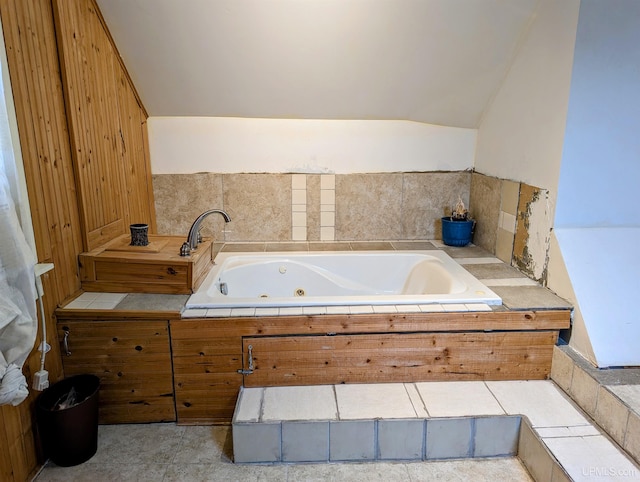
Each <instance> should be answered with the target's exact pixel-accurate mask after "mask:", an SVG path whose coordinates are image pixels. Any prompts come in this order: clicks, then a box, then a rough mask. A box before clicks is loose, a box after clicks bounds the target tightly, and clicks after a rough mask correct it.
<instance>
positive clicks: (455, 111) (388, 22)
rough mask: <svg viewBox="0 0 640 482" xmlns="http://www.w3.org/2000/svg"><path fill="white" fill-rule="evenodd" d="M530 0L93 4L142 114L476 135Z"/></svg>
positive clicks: (124, 0) (531, 11)
mask: <svg viewBox="0 0 640 482" xmlns="http://www.w3.org/2000/svg"><path fill="white" fill-rule="evenodd" d="M537 1H538V0H98V5H99V7H100V9H101V11H102V14H103V16H104V18H105V20H106V22H107V25H108V26H109V29H110V31H111V34H112V36H113V38H114V40H115V42H116V45H117V46H118V49H119V51H120V54H121V55H122V57H123V59H124V61H125V64H126V65H127V68H128V69H129V73H130V75H131V77H132V79H133V81H134V83H135V85H136V87H137V89H138V91H139V94H140V96H141V98H142V100H143V102H144V104H145V107H146V108H147V110H148V112H149V114H150V115H152V116H214V117H263V118H287V119H389V120H390V119H402V120H413V121H418V122H425V123H430V124H439V125H446V126H454V127H471V128H473V127H477V126H478V123H479V121H480V119H481V116H482V113H483V111H484V109H485V108H486V107H487V106H488V104H489V103H490V101H491V99H492V97H493V95H494V94H495V92H496V91H497V89H498V88H499V86H500V84H501V82H502V80H503V78H504V76H505V74H506V72H507V70H508V68H509V65H510V63H511V61H512V59H513V58H514V56H515V55H516V53H517V49H518V45H519V43H520V41H521V40H522V38H523V36H524V35H525V34H526V31H527V28H528V26H529V25H530V23H531V21H532V19H533V18H534V16H535V9H536V4H537Z"/></svg>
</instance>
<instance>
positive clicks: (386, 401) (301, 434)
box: [232, 381, 640, 481]
mask: <svg viewBox="0 0 640 482" xmlns="http://www.w3.org/2000/svg"><path fill="white" fill-rule="evenodd" d="M232 432H233V433H232V435H233V447H234V449H233V452H234V461H235V462H236V463H305V462H315V463H321V462H355V461H357V462H366V461H371V462H374V461H421V460H441V459H459V458H487V457H513V456H516V455H517V456H518V457H520V459H521V460H522V462H523V463H524V465H525V466H526V467H527V469H528V470H529V471H530V473H531V474H532V475H533V476H534V478H535V479H536V480H545V481H546V480H549V481H550V480H552V479H553V480H589V477H592V475H593V473H596V472H597V471H598V470H599V468H602V467H605V468H607V470H615V472H616V473H624V474H631V475H633V476H634V477H640V469H639V468H638V467H637V466H636V465H635V464H634V463H633V462H632V461H631V460H629V459H628V458H627V457H626V455H625V454H624V453H623V452H622V451H620V450H619V448H618V447H617V446H616V445H615V444H613V443H612V442H611V441H610V440H609V439H608V438H606V437H605V436H604V435H602V433H601V432H600V431H599V430H598V428H597V427H596V426H594V425H592V424H591V423H590V421H589V419H588V418H585V417H584V416H583V414H582V413H581V412H580V410H579V409H577V408H576V407H575V405H573V404H572V402H571V401H569V400H568V399H567V398H566V397H564V396H563V394H562V392H561V390H559V389H558V388H557V387H556V386H555V384H554V383H553V382H550V381H514V382H504V381H503V382H425V383H393V384H354V385H325V386H308V387H269V388H243V389H242V390H241V392H240V395H239V397H238V401H237V404H236V410H235V413H234V417H233V423H232ZM594 470H595V471H596V472H593V471H594ZM585 474H586V475H585ZM632 478H633V477H632Z"/></svg>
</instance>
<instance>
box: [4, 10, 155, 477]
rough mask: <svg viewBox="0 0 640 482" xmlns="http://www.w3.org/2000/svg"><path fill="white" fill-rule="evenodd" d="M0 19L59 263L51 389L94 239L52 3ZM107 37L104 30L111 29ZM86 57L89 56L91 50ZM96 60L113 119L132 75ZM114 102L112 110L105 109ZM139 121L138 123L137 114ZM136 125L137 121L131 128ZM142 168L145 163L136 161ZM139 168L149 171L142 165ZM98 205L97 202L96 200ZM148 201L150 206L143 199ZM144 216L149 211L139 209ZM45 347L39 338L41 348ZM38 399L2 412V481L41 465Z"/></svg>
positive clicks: (50, 248)
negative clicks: (83, 204) (67, 310)
mask: <svg viewBox="0 0 640 482" xmlns="http://www.w3.org/2000/svg"><path fill="white" fill-rule="evenodd" d="M61 3H64V4H65V6H66V7H68V8H74V7H79V6H85V7H86V6H87V5H90V6H93V8H94V10H95V15H97V16H99V11H98V10H97V8H96V7H95V4H94V3H93V2H86V1H84V0H64V2H61ZM76 10H77V8H76ZM95 15H94V16H95ZM0 18H1V20H2V27H3V35H4V41H5V45H6V52H7V62H8V69H9V75H10V78H11V88H12V94H13V99H14V104H15V109H16V117H17V123H18V133H19V136H20V143H21V149H22V158H23V162H24V167H25V175H26V182H27V189H28V193H29V202H30V205H31V217H32V222H33V227H34V232H35V240H36V249H37V254H38V260H39V261H40V262H52V263H54V265H55V269H54V270H53V271H52V272H50V273H47V274H45V275H44V276H43V284H44V290H45V297H44V303H45V312H46V322H47V331H48V333H49V335H48V341H49V343H50V344H51V346H52V350H51V351H50V352H49V353H48V355H47V362H46V369H47V370H48V371H49V378H50V380H51V383H54V382H56V381H57V380H59V379H61V378H62V377H63V370H62V362H61V356H60V350H59V344H58V343H57V339H56V330H55V327H56V325H55V322H54V318H53V312H54V310H55V308H56V307H57V306H58V304H60V303H61V302H62V301H63V300H66V299H68V298H70V297H71V296H72V295H74V294H75V293H77V291H78V290H79V289H80V280H79V275H78V265H77V256H78V254H79V253H81V252H82V251H85V250H86V246H85V245H84V243H86V242H88V238H89V236H88V235H85V232H84V231H83V226H82V223H81V216H80V205H79V203H78V190H77V184H76V173H75V171H74V163H73V152H72V148H71V144H70V132H69V123H68V121H67V110H66V105H65V97H64V95H63V82H62V73H61V69H60V65H61V59H60V58H59V55H58V52H59V49H58V45H57V37H56V29H55V18H54V11H53V5H52V1H51V0H0ZM100 18H101V17H100ZM86 22H87V18H86V17H85V16H81V17H79V19H78V21H77V22H76V23H75V25H76V27H78V29H79V30H78V31H79V32H81V34H82V35H83V36H84V37H83V38H84V39H87V38H88V37H87V32H89V33H93V34H95V32H94V31H92V30H91V29H94V26H90V27H87V26H86ZM103 32H105V30H104V29H103ZM106 34H107V39H108V40H109V41H110V42H111V39H110V36H109V34H108V31H106ZM104 45H105V43H104V42H102V43H101V44H100V48H101V49H102V50H104V48H105V47H104ZM107 50H108V49H107ZM114 52H115V48H114ZM76 53H78V52H76ZM81 53H82V54H85V53H86V50H83V51H82V52H81ZM93 54H94V55H93V56H86V57H84V56H83V57H82V58H79V57H78V56H76V57H75V58H76V60H80V61H81V62H82V64H83V65H86V66H87V68H88V69H90V70H92V72H91V74H94V75H93V77H95V76H98V77H100V78H101V79H102V82H103V83H104V84H101V85H104V86H105V88H106V90H107V91H108V92H110V95H109V96H104V95H103V96H102V98H100V95H101V94H98V100H97V101H96V102H98V103H102V106H103V112H111V113H112V116H114V115H115V112H118V108H119V94H118V89H119V87H118V86H117V85H116V84H117V82H116V73H115V72H116V71H117V72H120V73H122V72H124V74H125V77H127V76H126V71H125V70H124V67H123V65H122V63H121V61H120V58H119V57H117V54H114V53H112V54H111V58H110V60H105V59H104V57H105V56H104V55H103V56H102V58H100V59H99V60H100V61H99V62H98V58H99V57H100V55H99V54H98V53H96V52H93ZM67 67H68V66H67ZM108 69H110V70H111V75H110V76H107V75H105V70H108ZM75 71H79V68H76V69H75ZM83 75H84V74H83ZM86 75H87V76H88V77H87V78H86V79H85V78H81V79H78V80H80V81H81V83H85V82H89V81H90V79H91V78H93V77H91V76H90V75H89V73H86ZM129 84H130V85H129V87H130V89H131V95H134V96H135V98H136V100H137V103H138V108H137V114H136V115H137V116H138V118H139V122H140V129H141V130H142V133H141V134H140V137H141V139H142V141H140V145H141V146H142V147H143V148H144V149H145V153H144V154H145V156H146V160H145V162H146V163H147V164H148V147H147V145H146V140H145V139H146V125H145V122H146V117H147V115H146V111H145V110H144V107H143V106H142V104H141V103H140V101H139V98H138V96H137V94H136V93H135V89H134V88H133V86H132V85H131V83H130V82H129ZM74 88H75V87H74ZM5 90H6V91H8V86H5ZM76 93H77V91H74V94H76ZM107 98H108V99H109V100H108V102H110V106H105V105H104V104H105V103H106V102H107ZM128 102H129V103H131V100H130V99H129V101H128ZM107 107H108V108H107ZM132 118H133V119H135V116H133V117H132ZM94 122H100V124H102V120H101V119H98V120H95V119H91V121H90V123H88V124H85V125H84V126H83V128H84V129H85V132H84V135H85V138H87V139H93V143H92V144H91V145H88V149H90V150H91V151H92V152H96V151H100V152H103V151H104V149H106V148H107V147H109V146H106V144H108V142H107V141H106V140H105V139H104V138H103V137H101V136H103V134H101V133H99V129H98V128H97V127H96V125H95V124H94ZM134 122H135V121H134V120H132V121H131V125H133V124H134ZM115 132H116V134H118V135H117V136H114V137H113V139H114V140H118V139H120V135H119V133H118V131H115ZM110 140H111V139H110ZM120 142H121V141H120ZM116 148H117V149H116V150H115V151H114V152H116V153H119V154H118V155H119V156H120V159H121V158H122V152H121V151H122V147H121V145H119V146H116ZM127 149H128V151H136V152H137V150H136V149H135V148H131V149H129V147H128V146H127ZM137 155H138V154H136V156H137ZM136 162H142V161H139V160H138V158H137V157H136ZM120 167H121V166H120ZM147 168H148V167H147ZM138 170H139V172H142V170H141V168H140V167H138ZM92 174H95V172H94V173H92ZM105 175H108V176H111V177H109V179H111V178H113V179H115V177H113V176H116V175H117V176H120V175H121V174H120V173H119V172H118V173H116V174H113V173H106V174H105ZM145 175H148V173H147V174H145ZM143 177H144V176H142V175H137V174H136V180H137V181H136V182H138V184H139V180H140V179H143ZM94 179H95V180H96V183H95V184H94V187H98V185H99V184H98V183H99V182H101V178H100V177H99V176H97V177H95V178H94ZM119 189H120V188H119ZM134 189H137V188H134ZM147 190H148V189H147ZM142 191H144V192H142ZM142 191H141V192H142V194H141V196H142V197H144V196H147V194H146V190H142ZM102 194H104V192H103V193H102ZM115 194H122V195H124V196H126V189H125V188H124V187H123V188H122V189H121V193H115ZM81 199H83V198H81ZM93 199H94V198H91V197H90V198H89V200H90V202H91V201H92V200H93ZM150 199H151V202H150V206H151V207H150V208H149V212H150V214H149V215H151V216H152V218H151V219H148V220H147V219H145V220H141V221H142V222H149V224H150V227H152V228H154V227H155V219H154V217H155V213H154V211H153V199H152V197H151V198H150ZM141 203H142V204H143V203H144V201H141ZM138 210H143V209H142V208H141V207H139V208H138ZM107 214H110V213H107ZM112 217H113V216H112ZM141 217H143V216H141ZM124 222H126V221H124V220H123V224H124ZM136 222H137V221H136ZM108 228H109V226H106V227H105V231H108ZM123 229H125V228H123ZM123 232H124V231H123ZM119 234H122V233H119ZM101 236H103V235H102V234H100V233H99V231H98V234H97V235H95V234H94V236H93V238H98V239H99V238H100V237H101ZM93 238H92V239H93ZM39 342H40V340H39V339H38V340H37V341H36V346H37V345H38V344H39ZM39 368H40V353H39V352H37V351H35V352H32V353H31V355H30V357H29V358H28V360H27V362H26V363H25V366H24V369H23V372H24V374H25V376H26V377H27V381H28V382H29V384H31V381H32V373H35V372H36V371H37V370H39ZM36 396H37V393H36V392H33V393H32V394H31V395H30V397H29V398H28V399H27V401H25V402H24V403H22V404H21V405H19V406H18V407H12V406H2V407H0V480H2V481H3V482H4V481H9V482H14V481H24V480H29V479H30V476H31V475H33V474H34V473H35V471H36V470H37V469H38V467H39V464H40V463H41V462H42V460H41V455H39V453H38V450H37V437H36V436H35V418H34V413H33V412H34V401H35V398H36Z"/></svg>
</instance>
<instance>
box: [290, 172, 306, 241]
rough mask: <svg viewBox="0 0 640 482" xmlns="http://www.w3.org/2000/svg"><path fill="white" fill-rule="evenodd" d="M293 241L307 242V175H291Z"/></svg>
mask: <svg viewBox="0 0 640 482" xmlns="http://www.w3.org/2000/svg"><path fill="white" fill-rule="evenodd" d="M291 239H292V240H293V241H306V240H307V175H306V174H292V175H291Z"/></svg>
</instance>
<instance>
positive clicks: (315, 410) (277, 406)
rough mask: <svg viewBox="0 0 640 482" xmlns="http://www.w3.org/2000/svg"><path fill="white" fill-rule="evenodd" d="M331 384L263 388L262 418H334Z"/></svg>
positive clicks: (334, 408) (334, 409)
mask: <svg viewBox="0 0 640 482" xmlns="http://www.w3.org/2000/svg"><path fill="white" fill-rule="evenodd" d="M336 419H337V407H336V399H335V394H334V391H333V386H332V385H314V386H309V387H268V388H265V392H264V402H263V406H262V420H263V421H273V420H336Z"/></svg>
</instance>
